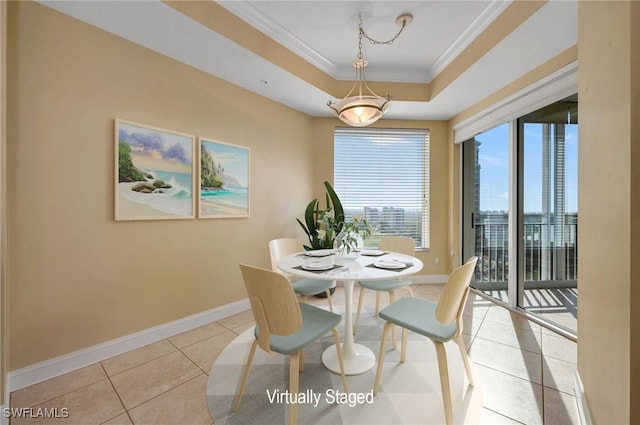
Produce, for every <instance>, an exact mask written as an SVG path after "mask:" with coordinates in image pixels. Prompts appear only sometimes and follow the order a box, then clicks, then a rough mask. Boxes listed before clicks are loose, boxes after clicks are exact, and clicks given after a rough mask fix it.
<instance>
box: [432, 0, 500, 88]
mask: <svg viewBox="0 0 640 425" xmlns="http://www.w3.org/2000/svg"><path fill="white" fill-rule="evenodd" d="M510 5H511V1H502V0H492V1H491V2H490V3H489V5H487V7H486V8H485V9H484V10H483V11H482V13H480V14H479V15H478V16H477V17H476V19H474V20H473V22H472V23H471V25H469V27H467V29H466V30H465V31H464V32H463V33H462V34H460V36H459V37H458V38H457V39H456V40H455V41H454V42H453V43H451V45H450V46H449V48H447V50H445V51H444V53H442V55H440V57H439V58H438V59H437V60H436V61H435V62H434V63H433V64H432V65H431V66H430V67H429V68H428V69H427V72H426V76H427V81H429V82H430V81H431V80H433V79H434V78H435V77H436V76H437V75H438V74H440V73H441V72H442V71H444V69H445V68H446V67H447V66H449V64H450V63H451V62H452V61H453V60H454V59H455V58H456V57H458V55H460V54H461V53H462V52H463V51H464V49H466V48H467V47H468V46H469V44H471V42H472V41H473V40H475V39H476V38H477V37H478V36H479V35H480V34H481V33H482V32H483V31H484V30H485V29H486V28H487V27H488V26H489V25H490V24H491V23H492V22H493V21H494V20H495V19H496V18H497V17H498V16H500V14H501V13H502V12H504V11H505V9H506V8H507V7H509V6H510Z"/></svg>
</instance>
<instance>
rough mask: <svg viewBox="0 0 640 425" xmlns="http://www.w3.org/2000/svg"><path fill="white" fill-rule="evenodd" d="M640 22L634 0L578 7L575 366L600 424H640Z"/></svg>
mask: <svg viewBox="0 0 640 425" xmlns="http://www.w3.org/2000/svg"><path fill="white" fill-rule="evenodd" d="M638 19H640V6H639V5H638V4H637V3H634V2H631V3H630V2H584V3H582V2H581V3H580V5H579V45H580V53H579V63H580V68H579V73H578V81H579V98H580V103H579V113H580V129H579V139H580V149H579V159H578V163H579V175H578V177H579V182H580V185H579V196H578V199H579V205H578V210H579V211H580V228H579V240H580V249H579V257H578V262H579V264H580V282H579V288H580V298H579V302H580V314H579V315H578V371H579V373H580V376H581V378H582V381H583V384H584V387H585V393H586V398H587V402H588V405H589V409H590V412H591V416H592V419H593V421H594V423H595V424H605V423H620V424H622V423H638V422H639V421H640V417H639V409H640V407H639V406H638V388H639V385H640V379H639V376H638V370H637V366H632V362H634V361H635V363H636V364H637V362H638V360H639V354H640V353H639V352H638V343H639V342H640V341H639V339H640V335H639V332H640V331H639V327H638V323H639V321H638V320H637V319H638V310H639V309H640V307H639V302H640V296H639V290H638V285H640V278H639V274H638V272H639V271H640V270H639V266H638V264H639V262H638V255H637V254H638V253H639V252H640V222H639V221H638V217H640V211H639V209H638V201H637V194H638V190H639V188H640V172H639V170H640V151H639V149H638V144H639V143H640V138H639V133H638V121H639V119H640V108H639V106H640V105H639V104H638V95H639V87H638V83H639V82H640V73H639V71H640V70H639V69H638V60H639V58H640V32H639V30H638V29H637V22H638ZM632 64H633V67H632V66H631V65H632ZM632 194H633V196H632ZM634 198H635V201H634V200H633V199H634Z"/></svg>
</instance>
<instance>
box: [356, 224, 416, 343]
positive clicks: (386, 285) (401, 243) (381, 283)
mask: <svg viewBox="0 0 640 425" xmlns="http://www.w3.org/2000/svg"><path fill="white" fill-rule="evenodd" d="M378 249H379V250H380V251H390V252H399V253H401V254H405V255H411V256H414V255H415V251H416V243H415V241H414V240H413V239H412V238H410V237H407V236H385V237H383V238H382V239H381V240H380V243H379V244H378ZM358 285H359V286H360V296H359V297H358V310H357V312H356V322H355V325H354V327H353V333H354V334H355V333H356V332H357V330H358V322H359V321H360V311H361V310H362V300H363V298H364V293H365V292H366V291H365V289H371V290H373V291H376V310H375V315H376V316H377V315H378V312H379V311H380V293H381V292H388V293H389V304H391V303H392V302H394V301H395V299H396V293H395V290H396V289H400V288H407V291H409V295H411V296H412V297H413V291H412V290H411V286H410V285H411V281H410V280H401V279H389V280H363V281H358ZM392 341H393V347H394V348H395V347H396V336H395V330H394V331H393V335H392Z"/></svg>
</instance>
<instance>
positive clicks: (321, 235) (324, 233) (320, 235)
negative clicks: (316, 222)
mask: <svg viewBox="0 0 640 425" xmlns="http://www.w3.org/2000/svg"><path fill="white" fill-rule="evenodd" d="M326 236H327V231H326V230H324V229H318V239H321V240H324V238H325V237H326Z"/></svg>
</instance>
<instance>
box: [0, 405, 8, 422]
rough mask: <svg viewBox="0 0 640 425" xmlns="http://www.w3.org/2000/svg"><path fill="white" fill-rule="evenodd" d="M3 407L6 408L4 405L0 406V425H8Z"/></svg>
mask: <svg viewBox="0 0 640 425" xmlns="http://www.w3.org/2000/svg"><path fill="white" fill-rule="evenodd" d="M5 407H7V405H6V404H3V405H2V406H0V425H9V418H8V417H7V416H6V415H5V414H4V409H5Z"/></svg>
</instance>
